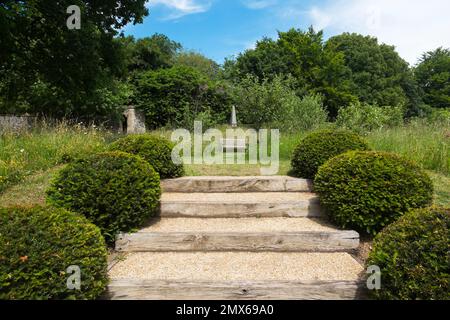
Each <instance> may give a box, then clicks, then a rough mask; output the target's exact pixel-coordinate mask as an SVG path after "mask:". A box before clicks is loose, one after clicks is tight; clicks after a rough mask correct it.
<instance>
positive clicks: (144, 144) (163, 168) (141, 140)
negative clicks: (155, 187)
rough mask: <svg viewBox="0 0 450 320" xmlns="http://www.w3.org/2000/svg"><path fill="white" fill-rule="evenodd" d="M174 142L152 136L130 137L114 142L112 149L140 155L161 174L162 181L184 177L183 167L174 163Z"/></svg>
mask: <svg viewBox="0 0 450 320" xmlns="http://www.w3.org/2000/svg"><path fill="white" fill-rule="evenodd" d="M173 147H174V145H173V143H172V142H170V141H169V140H167V139H166V138H164V137H159V136H155V135H150V134H143V135H129V136H126V137H125V138H122V139H120V140H117V141H116V142H114V143H113V144H112V145H111V147H110V149H111V150H112V151H122V152H127V153H131V154H134V155H138V156H140V157H141V158H143V159H144V160H146V161H147V162H149V163H150V164H151V165H152V167H153V168H154V169H155V170H156V172H158V173H159V176H160V177H161V179H168V178H177V177H181V176H183V175H184V169H183V165H177V164H174V163H173V161H172V149H173Z"/></svg>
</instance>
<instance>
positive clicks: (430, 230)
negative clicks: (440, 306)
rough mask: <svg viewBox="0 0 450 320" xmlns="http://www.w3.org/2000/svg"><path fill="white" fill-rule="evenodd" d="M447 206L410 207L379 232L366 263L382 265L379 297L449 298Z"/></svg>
mask: <svg viewBox="0 0 450 320" xmlns="http://www.w3.org/2000/svg"><path fill="white" fill-rule="evenodd" d="M449 250H450V209H449V208H446V209H444V208H428V209H418V210H415V211H412V212H410V213H408V214H406V215H404V216H403V217H402V218H400V219H399V220H398V221H397V222H395V223H393V224H391V225H390V226H388V227H387V228H385V229H384V230H383V231H382V232H380V233H379V234H378V236H377V237H376V238H375V241H374V244H373V250H372V252H371V253H370V256H369V259H368V262H367V264H368V265H369V266H371V265H377V266H379V267H380V269H381V289H380V290H376V291H373V292H372V296H373V297H375V298H378V299H395V300H398V299H401V300H416V299H417V300H450V254H449Z"/></svg>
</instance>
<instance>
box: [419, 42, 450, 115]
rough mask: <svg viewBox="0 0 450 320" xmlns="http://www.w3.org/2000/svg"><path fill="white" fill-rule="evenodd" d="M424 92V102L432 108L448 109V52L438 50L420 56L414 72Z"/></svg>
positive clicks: (449, 72)
mask: <svg viewBox="0 0 450 320" xmlns="http://www.w3.org/2000/svg"><path fill="white" fill-rule="evenodd" d="M414 74H415V76H416V79H417V82H418V83H419V86H420V88H421V89H422V90H423V92H424V101H425V103H427V104H428V105H430V106H431V107H433V108H450V50H449V49H443V48H438V49H436V50H435V51H431V52H427V53H425V54H424V55H423V56H422V59H421V60H420V63H419V64H418V65H417V67H416V68H415V70H414Z"/></svg>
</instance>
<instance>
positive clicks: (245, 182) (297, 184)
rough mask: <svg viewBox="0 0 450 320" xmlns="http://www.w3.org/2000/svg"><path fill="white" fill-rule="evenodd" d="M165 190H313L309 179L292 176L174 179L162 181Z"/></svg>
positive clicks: (196, 191)
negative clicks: (292, 177) (293, 177)
mask: <svg viewBox="0 0 450 320" xmlns="http://www.w3.org/2000/svg"><path fill="white" fill-rule="evenodd" d="M161 188H162V190H163V192H174V193H217V192H219V193H220V192H230V193H231V192H312V183H311V181H309V180H303V179H291V178H285V177H283V178H277V179H273V178H266V179H264V178H237V179H229V180H227V179H210V180H206V179H195V178H192V179H189V178H187V179H186V178H181V179H172V180H163V181H161Z"/></svg>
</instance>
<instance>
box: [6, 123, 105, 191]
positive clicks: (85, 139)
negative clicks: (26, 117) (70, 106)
mask: <svg viewBox="0 0 450 320" xmlns="http://www.w3.org/2000/svg"><path fill="white" fill-rule="evenodd" d="M110 136H111V134H109V133H107V132H105V131H104V130H101V129H99V128H96V127H95V126H90V127H84V126H83V125H81V124H78V125H75V126H73V125H69V124H68V123H67V122H64V121H61V122H58V123H54V124H53V125H50V124H49V123H47V122H45V121H40V122H37V123H36V128H35V129H33V130H30V131H23V132H9V131H4V132H0V193H1V192H2V191H4V190H5V189H6V188H7V187H9V186H11V185H13V184H15V183H17V182H19V181H20V180H22V178H24V177H25V176H27V175H30V174H33V173H36V172H38V171H43V170H47V169H50V168H52V167H54V166H57V165H61V164H63V163H66V162H68V161H71V160H72V159H74V158H77V157H83V156H86V155H89V154H92V153H96V152H100V151H103V150H105V149H106V145H107V142H108V140H109V139H110V138H111V137H110Z"/></svg>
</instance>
